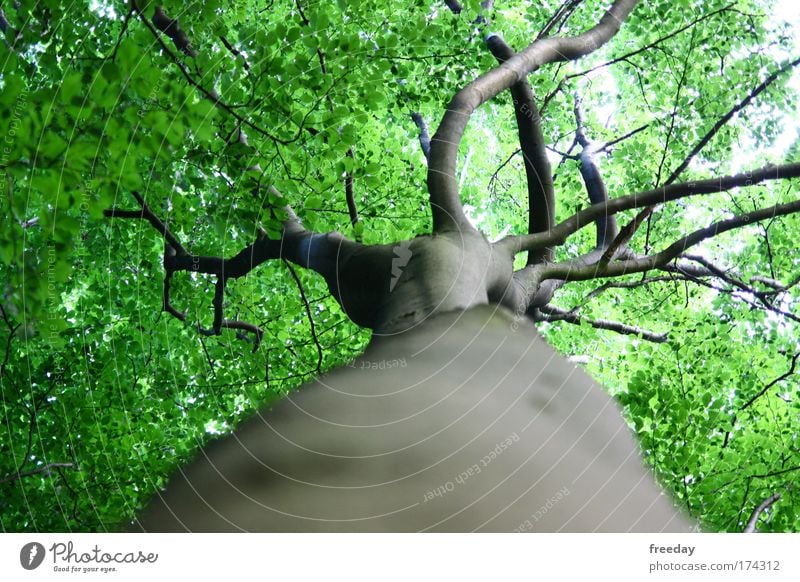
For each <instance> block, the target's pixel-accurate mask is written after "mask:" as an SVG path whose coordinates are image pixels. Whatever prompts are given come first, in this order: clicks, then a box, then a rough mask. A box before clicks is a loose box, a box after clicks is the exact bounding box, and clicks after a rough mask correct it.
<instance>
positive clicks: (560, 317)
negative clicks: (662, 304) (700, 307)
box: [537, 305, 668, 343]
mask: <svg viewBox="0 0 800 582" xmlns="http://www.w3.org/2000/svg"><path fill="white" fill-rule="evenodd" d="M539 313H540V315H539V317H538V318H537V319H539V320H540V321H549V322H557V321H565V322H567V323H572V324H575V325H580V324H581V323H586V324H588V325H590V326H592V327H593V328H595V329H604V330H608V331H615V332H617V333H621V334H625V335H637V336H639V337H641V338H642V339H644V340H647V341H649V342H655V343H664V342H666V341H667V339H668V335H667V334H666V333H655V332H652V331H647V330H644V329H641V328H638V327H635V326H632V325H626V324H624V323H619V322H616V321H608V320H606V319H588V318H586V317H583V316H581V315H579V314H577V313H573V312H571V311H567V310H565V309H561V308H559V307H554V306H552V305H545V306H542V307H539Z"/></svg>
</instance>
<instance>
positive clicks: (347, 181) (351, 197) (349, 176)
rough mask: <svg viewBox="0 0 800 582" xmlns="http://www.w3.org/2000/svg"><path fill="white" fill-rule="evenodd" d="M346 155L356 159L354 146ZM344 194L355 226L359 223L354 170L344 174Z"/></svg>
mask: <svg viewBox="0 0 800 582" xmlns="http://www.w3.org/2000/svg"><path fill="white" fill-rule="evenodd" d="M345 156H347V157H348V158H350V159H351V160H354V161H355V156H354V155H353V148H348V150H347V153H345ZM344 196H345V199H346V201H347V212H348V214H349V215H350V226H352V227H353V228H355V226H356V224H358V207H357V206H356V196H355V193H354V192H353V172H352V170H351V171H349V172H346V173H345V176H344ZM355 239H356V241H358V242H360V237H358V236H356V237H355Z"/></svg>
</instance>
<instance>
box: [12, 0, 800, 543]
mask: <svg viewBox="0 0 800 582" xmlns="http://www.w3.org/2000/svg"><path fill="white" fill-rule="evenodd" d="M545 4H546V5H542V6H536V7H533V6H531V5H529V3H523V2H508V3H498V4H497V5H493V3H491V2H483V3H480V4H479V3H477V2H470V3H466V4H465V5H464V6H461V5H459V4H457V3H455V2H447V3H437V2H417V3H415V4H414V5H407V4H399V3H394V2H369V1H364V2H354V3H344V2H339V3H333V4H330V3H323V4H316V3H306V2H297V1H295V2H288V1H287V2H271V3H263V2H237V3H234V4H233V5H223V4H222V3H218V2H202V3H196V4H189V5H187V4H186V3H178V2H163V3H152V2H146V1H143V0H140V1H138V2H93V3H91V4H89V5H86V4H81V5H76V4H73V3H65V2H24V1H22V2H16V3H13V4H10V5H4V6H3V8H2V9H0V29H1V30H2V33H3V43H2V49H0V50H2V53H0V62H2V68H1V69H0V70H1V71H2V73H1V74H2V77H0V83H2V94H0V101H2V105H3V108H2V117H0V128H2V134H3V136H4V141H3V147H2V149H1V150H0V169H2V172H1V173H0V176H2V183H0V190H2V192H3V197H2V204H3V214H4V217H5V223H6V224H7V225H8V227H7V228H6V229H4V231H3V232H2V234H0V259H1V261H0V272H2V281H3V282H4V289H3V298H2V301H0V306H2V312H1V313H0V315H2V319H3V322H4V324H5V329H4V338H3V341H4V342H5V343H4V345H5V349H4V351H3V352H2V354H3V359H2V366H1V367H0V383H1V384H0V386H1V387H2V404H3V417H4V432H5V434H6V438H4V439H3V440H2V441H0V450H1V451H2V455H1V456H0V459H1V460H0V463H2V465H0V487H2V489H3V496H2V498H3V500H4V501H3V503H4V506H3V511H2V514H0V519H2V527H3V529H5V530H62V529H92V530H95V529H101V528H113V527H115V526H116V525H117V524H118V523H120V522H123V521H125V520H127V519H129V518H130V517H131V516H132V515H133V514H134V512H135V511H136V510H137V508H138V507H140V506H141V505H142V503H143V502H144V501H145V500H146V499H147V497H148V496H149V495H150V494H151V493H152V492H153V491H154V489H155V488H156V487H157V486H159V485H161V484H163V482H164V480H165V479H166V477H167V476H168V475H169V473H170V471H171V470H172V469H173V468H174V467H175V466H176V465H177V464H180V463H181V462H184V461H185V460H186V459H187V458H188V457H189V456H191V454H192V452H193V451H194V450H195V449H196V447H197V446H198V445H201V444H202V443H203V442H205V441H206V440H207V439H208V438H209V437H210V436H212V435H215V434H221V433H225V432H227V431H229V430H230V429H231V428H232V427H233V426H234V425H235V423H236V422H237V421H238V420H239V419H241V418H242V417H243V416H245V415H247V414H248V413H250V412H251V411H253V410H254V409H256V408H258V407H260V406H262V405H264V404H265V403H267V402H269V401H270V400H272V399H275V398H278V397H280V396H281V395H283V394H286V393H287V392H288V391H289V390H291V389H292V388H293V387H295V386H297V385H299V384H300V383H302V382H303V381H305V380H306V379H308V378H309V377H310V376H313V375H316V374H319V373H320V372H322V371H324V370H327V369H329V368H332V367H334V366H337V365H339V364H341V363H343V362H346V361H348V360H349V359H351V358H352V357H353V356H354V355H355V354H357V353H359V352H360V350H361V349H363V346H364V345H365V343H366V341H367V340H368V338H369V335H370V333H369V330H375V331H377V332H379V333H380V332H383V331H388V330H397V329H403V328H406V327H408V326H410V325H413V324H414V323H415V322H416V321H419V320H420V319H424V318H425V317H427V316H428V315H430V314H431V313H433V312H436V311H446V310H449V309H454V308H463V307H468V306H470V305H474V304H477V303H481V302H485V301H488V302H492V303H499V304H501V305H504V306H506V307H508V308H509V309H511V310H512V311H513V312H515V313H517V314H518V315H519V316H523V314H524V316H526V317H530V318H532V319H533V320H535V321H537V322H540V324H541V325H540V329H541V330H542V331H543V333H544V334H545V335H546V337H547V338H548V339H549V340H550V341H551V342H552V343H553V344H554V345H555V346H556V347H557V348H558V349H560V350H561V351H562V352H563V353H565V354H568V355H571V356H574V357H576V358H579V359H580V360H581V361H582V362H584V363H585V364H586V366H587V369H588V370H589V371H590V372H591V373H593V374H594V375H595V377H597V378H598V379H599V380H600V381H602V382H603V383H604V384H605V385H606V386H608V387H609V390H610V391H611V393H612V394H614V395H615V396H617V398H618V399H619V401H620V402H621V403H622V404H623V405H624V407H625V409H626V411H627V413H628V415H629V419H630V422H631V423H632V425H633V426H634V428H635V430H636V432H637V433H638V435H639V437H640V439H641V443H642V447H643V451H644V453H645V455H646V457H647V459H648V461H649V462H650V464H651V465H652V466H653V468H654V469H655V471H656V473H657V474H658V475H659V477H660V478H661V480H662V482H663V483H664V484H665V485H666V486H667V487H669V488H670V489H671V490H672V491H673V493H674V494H675V495H676V496H677V497H678V498H679V499H680V501H681V503H683V504H685V506H686V508H687V509H688V511H689V513H691V514H692V515H693V516H695V517H697V518H699V519H701V520H703V522H704V523H705V524H706V525H707V526H708V527H709V528H711V529H719V530H737V531H738V530H742V529H744V528H745V527H746V525H747V522H748V519H749V518H750V516H751V512H752V511H753V510H754V509H755V508H757V507H759V506H760V505H761V504H762V503H763V502H765V501H766V500H768V499H770V498H772V496H773V494H775V493H779V494H780V495H781V497H780V499H779V500H778V501H776V502H774V504H773V505H772V506H771V507H769V508H768V509H765V511H764V512H763V514H762V515H761V516H760V517H761V522H760V525H759V529H761V530H775V531H785V530H793V529H796V528H797V519H798V518H797V512H796V509H795V508H796V506H797V503H798V500H797V496H796V493H795V492H794V491H793V489H792V486H791V484H792V482H793V479H794V476H795V474H796V471H798V470H800V451H798V445H797V431H798V424H799V419H798V397H799V396H800V395H799V394H798V391H797V376H796V375H795V371H796V364H797V360H798V358H800V347H799V346H798V344H797V341H796V339H795V338H796V336H797V333H796V332H797V327H796V326H797V323H798V315H797V314H796V301H797V294H798V291H797V290H798V283H800V255H799V254H798V252H797V249H796V243H795V242H794V241H795V239H796V235H797V233H798V232H800V223H798V215H797V211H798V210H800V202H798V198H797V190H796V188H797V186H796V182H795V181H793V180H791V179H790V178H793V177H795V176H797V175H798V173H800V165H798V164H796V163H791V162H792V160H795V159H797V151H796V150H797V131H796V128H797V123H796V121H797V118H796V113H795V110H796V95H797V91H796V83H792V82H791V80H792V79H793V78H796V77H793V71H794V68H795V67H796V66H797V65H798V64H800V59H798V54H797V50H798V49H797V47H796V42H795V39H794V37H793V30H792V29H791V28H790V27H789V26H788V25H787V24H786V23H785V22H784V19H783V17H782V16H781V15H782V14H783V13H782V12H781V11H779V10H776V8H775V5H774V4H773V3H770V2H760V1H744V0H743V1H739V2H733V3H723V2H696V3H695V2H688V1H686V2H659V1H654V2H644V3H638V4H637V3H636V2H632V1H628V0H618V1H617V2H615V3H614V4H613V5H612V7H611V8H610V11H609V12H608V13H604V10H605V9H606V8H608V6H605V5H602V4H601V3H597V2H589V1H585V2H583V1H571V0H568V1H566V2H563V3H561V2H549V3H545ZM634 5H635V6H634ZM629 13H630V16H629V15H628V14H629ZM623 21H624V22H625V24H624V26H622V27H621V28H620V25H621V23H622V22H623ZM488 33H496V34H494V35H488V38H487V34H488ZM498 34H502V37H501V36H498ZM512 47H513V48H512ZM487 49H488V50H487ZM514 49H516V50H518V51H519V52H518V53H515V52H514ZM498 61H499V62H501V63H502V64H501V65H499V66H498ZM487 71H488V72H487ZM484 72H487V73H485V74H484ZM473 79H476V80H475V81H472V80H473ZM448 104H449V105H448ZM512 107H513V110H514V111H513V112H514V114H513V115H512V114H511V113H512ZM443 115H444V116H443ZM442 116H443V117H442ZM440 119H441V121H439V120H440ZM468 121H469V124H467V122H468ZM437 123H438V125H437ZM429 127H430V128H431V129H430V130H429V129H428V128H429ZM431 134H433V135H431ZM425 191H427V193H428V196H427V197H426V196H425V195H424V194H423V192H425ZM590 203H592V205H591V206H589V204H590ZM428 232H432V233H433V235H434V236H427V235H426V236H418V235H422V234H424V233H428ZM326 233H327V234H326ZM335 233H341V234H335ZM481 233H482V234H481ZM484 235H485V236H484ZM415 236H416V237H417V238H414V237H415ZM403 241H410V242H403ZM490 241H491V242H490ZM409 255H410V258H408V257H409ZM225 257H227V258H225ZM403 257H406V258H405V259H404V258H403ZM398 260H399V261H400V262H403V263H406V264H404V265H403V267H402V268H400V267H398V265H399V263H398V262H397V261H398ZM455 266H460V267H463V268H461V269H458V268H456V267H455ZM298 267H302V268H298ZM453 282H455V283H456V285H455V286H452V283H453ZM159 307H163V309H161V310H160V309H159ZM615 332H616V333H615ZM53 500H55V501H56V503H57V505H58V511H57V512H54V511H53V510H52V507H53Z"/></svg>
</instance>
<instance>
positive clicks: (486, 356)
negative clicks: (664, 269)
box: [138, 306, 691, 532]
mask: <svg viewBox="0 0 800 582" xmlns="http://www.w3.org/2000/svg"><path fill="white" fill-rule="evenodd" d="M138 527H140V528H141V529H143V530H145V531H184V530H188V531H242V530H243V531H515V530H517V531H544V532H549V531H578V532H589V531H619V532H627V531H647V532H660V531H689V530H690V529H691V524H690V523H689V522H688V521H687V520H686V519H685V518H684V517H683V516H682V515H681V513H680V512H679V511H678V510H676V509H675V508H674V507H673V504H672V503H671V501H670V499H669V498H668V497H666V496H665V495H664V494H663V493H662V492H661V491H660V490H659V488H658V486H657V485H656V484H655V482H654V481H653V478H652V477H651V475H650V474H649V472H648V471H646V470H645V469H643V467H642V464H641V460H640V455H639V451H638V449H637V446H636V445H635V443H634V440H633V438H632V435H631V434H630V432H629V429H628V427H627V425H626V423H625V422H624V420H623V419H622V416H621V415H620V412H619V410H618V408H617V406H616V405H615V403H614V402H613V401H612V400H611V399H610V398H609V397H608V396H607V395H606V394H605V392H604V391H603V389H602V388H601V387H600V386H599V385H598V384H596V383H595V382H594V381H592V380H591V379H590V378H589V377H588V376H587V375H586V374H585V373H583V372H582V371H581V370H580V369H579V368H577V367H576V366H575V365H574V364H570V363H569V362H567V360H566V359H565V358H563V357H562V356H560V355H558V354H557V353H556V352H554V351H553V350H552V348H550V347H549V346H548V345H547V344H546V343H545V342H544V341H542V339H541V338H540V337H539V336H538V335H537V333H536V331H535V329H534V327H533V325H532V324H531V323H529V322H528V321H527V320H524V319H519V318H515V317H514V316H513V315H512V314H511V313H510V312H508V311H506V310H504V309H503V308H499V307H490V306H480V307H475V308H473V309H469V310H467V311H456V312H451V313H448V314H444V315H440V316H436V317H432V318H429V319H426V320H425V321H423V322H421V323H419V324H418V325H417V326H416V327H415V328H414V329H412V330H408V331H405V332H403V333H399V334H394V335H390V336H375V338H374V339H373V341H372V343H371V345H370V346H369V348H368V349H367V351H366V353H365V354H364V355H363V356H362V357H360V358H359V359H357V360H356V361H355V362H353V364H352V365H351V366H350V367H347V366H346V367H343V368H340V369H338V370H336V371H334V372H332V373H330V374H326V375H324V376H323V377H321V378H319V379H318V380H316V381H314V382H312V383H310V384H307V385H306V386H305V387H303V388H302V389H300V390H299V391H298V392H296V393H293V394H292V395H291V396H289V397H287V398H286V399H284V400H283V401H281V402H280V403H278V404H277V405H276V406H275V407H274V408H272V409H271V410H265V411H262V412H261V413H260V414H259V415H257V416H256V417H254V418H253V419H251V420H250V421H249V422H247V423H245V424H244V425H243V426H242V427H241V428H240V429H238V430H237V431H236V432H235V433H234V434H233V436H230V437H228V438H225V439H223V440H220V441H217V442H214V443H212V444H211V445H209V446H208V447H206V448H205V449H204V450H203V451H202V452H201V454H200V455H199V456H198V458H197V459H196V460H195V462H194V463H192V464H191V465H190V466H189V467H188V468H186V469H185V470H183V471H181V472H180V473H178V474H177V475H175V477H174V479H173V480H172V482H171V483H170V485H169V487H168V488H167V489H166V491H165V492H163V493H162V494H160V495H158V496H156V497H155V498H154V500H153V501H152V503H151V505H150V506H149V507H148V508H147V510H146V511H145V512H144V514H143V515H142V516H141V519H140V520H139V524H138Z"/></svg>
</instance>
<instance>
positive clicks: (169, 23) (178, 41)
mask: <svg viewBox="0 0 800 582" xmlns="http://www.w3.org/2000/svg"><path fill="white" fill-rule="evenodd" d="M153 26H155V27H156V28H157V29H158V30H160V31H161V32H163V33H164V34H166V35H167V36H168V37H169V38H171V39H172V42H173V43H174V44H175V47H176V48H177V49H178V50H180V51H181V52H182V53H184V54H186V55H188V56H190V57H196V56H197V51H195V50H194V49H193V48H192V43H191V42H189V37H188V36H186V33H185V32H184V31H183V29H182V28H181V27H180V25H179V24H178V21H177V20H175V19H172V18H170V17H168V16H167V15H166V14H165V13H164V9H163V8H162V7H161V6H157V7H156V10H155V12H154V13H153Z"/></svg>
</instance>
